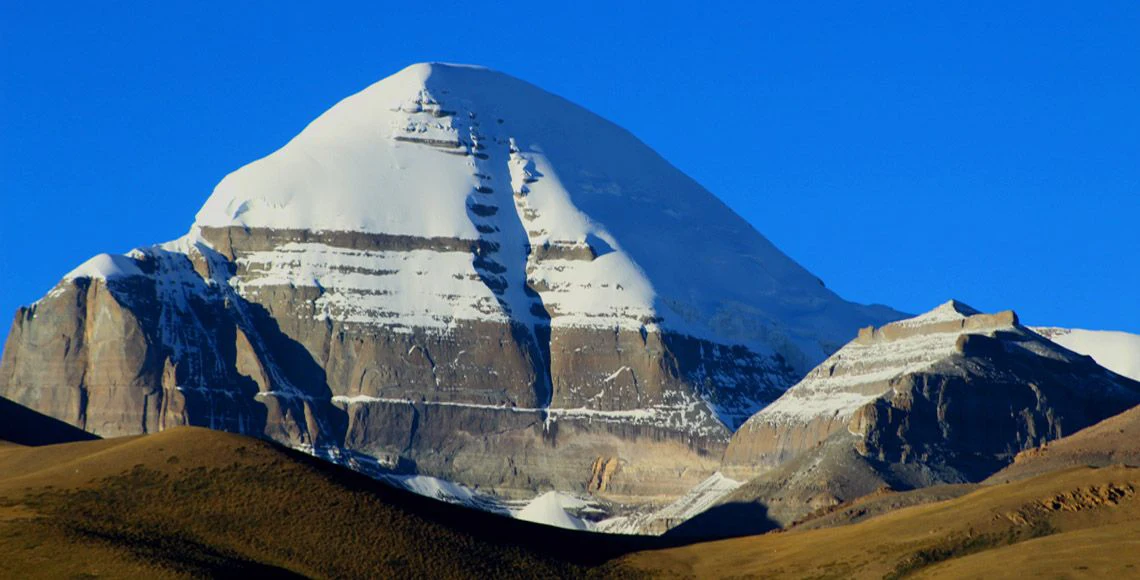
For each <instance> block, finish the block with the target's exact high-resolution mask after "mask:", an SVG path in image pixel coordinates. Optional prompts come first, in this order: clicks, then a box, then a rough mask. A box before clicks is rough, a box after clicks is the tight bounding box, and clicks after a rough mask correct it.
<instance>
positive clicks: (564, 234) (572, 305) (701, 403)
mask: <svg viewBox="0 0 1140 580" xmlns="http://www.w3.org/2000/svg"><path fill="white" fill-rule="evenodd" d="M899 317H900V315H899V314H898V313H896V312H894V311H893V310H890V309H888V308H885V307H867V306H861V305H856V304H852V303H850V302H847V301H844V300H843V299H841V298H839V297H838V296H836V295H835V294H834V293H833V292H831V291H830V290H828V289H827V288H825V287H824V285H823V284H822V283H821V282H820V280H819V279H817V278H816V277H815V276H813V275H811V274H810V273H809V272H807V271H806V270H804V269H803V268H802V267H800V266H799V265H798V264H796V263H795V262H794V261H792V260H791V259H790V258H788V257H787V256H785V255H784V254H782V253H781V252H780V251H779V250H778V249H777V248H776V247H775V246H773V245H772V244H771V243H770V242H769V241H768V240H766V239H765V238H764V237H763V236H762V235H760V234H759V233H758V232H756V230H755V229H753V228H752V227H751V226H750V225H749V224H748V223H747V222H745V221H744V220H743V219H741V218H740V217H739V216H737V215H736V214H734V213H733V212H732V211H731V210H730V209H729V208H727V207H726V206H725V205H724V204H723V203H721V202H720V201H719V200H717V198H716V197H714V196H713V195H712V194H710V193H709V192H708V191H706V190H705V189H704V188H702V187H701V186H700V185H699V184H697V183H696V182H694V181H693V180H692V179H690V178H688V177H687V176H685V175H684V174H683V173H681V172H680V171H679V170H677V169H676V168H675V167H673V166H672V165H670V164H669V163H668V162H667V161H665V160H664V159H662V158H661V157H660V156H659V155H657V154H656V153H655V152H653V151H652V150H651V149H650V148H649V147H647V146H646V145H645V144H643V143H641V142H640V141H638V140H637V139H636V138H635V137H633V136H632V135H630V134H629V133H628V132H626V131H624V130H623V129H621V128H619V127H617V126H615V125H613V124H612V123H610V122H608V121H605V120H604V119H601V118H599V117H597V116H595V115H593V114H592V113H590V112H588V111H586V110H584V109H582V108H580V107H578V106H576V105H574V104H572V103H570V102H568V101H566V100H564V99H562V98H559V97H557V96H555V95H552V94H549V93H547V92H544V91H542V90H541V89H539V88H537V87H534V86H532V85H530V84H527V83H525V82H523V81H520V80H517V79H514V78H512V77H510V76H507V75H504V74H501V73H497V72H494V71H490V70H487V69H483V68H478V67H470V66H457V65H442V64H420V65H414V66H411V67H408V68H407V69H404V70H403V71H400V72H399V73H397V74H395V75H393V76H391V77H389V78H387V79H384V80H382V81H380V82H378V83H376V84H374V85H372V86H370V87H368V88H366V89H365V90H363V91H361V92H360V93H358V94H356V95H353V96H351V97H349V98H347V99H345V100H343V101H341V102H340V103H338V104H337V105H335V106H334V107H333V108H332V109H330V110H329V111H327V112H326V113H324V114H323V115H321V116H320V117H318V118H317V119H316V120H315V121H313V122H312V123H311V124H310V125H309V126H308V127H306V128H305V129H304V130H303V131H302V132H301V133H300V134H299V135H297V136H296V137H295V138H294V139H293V140H291V141H290V142H289V143H287V144H286V145H285V146H284V147H282V148H281V149H280V150H278V151H276V152H275V153H273V154H271V155H269V156H268V157H266V158H264V159H261V160H258V161H255V162H253V163H251V164H249V165H247V166H246V167H243V168H241V169H239V170H238V171H236V172H234V173H232V174H230V175H229V176H227V177H226V178H225V179H223V180H222V182H221V183H220V184H219V185H218V186H217V188H216V189H215V191H214V193H213V194H212V195H211V196H210V197H209V199H207V200H206V202H205V204H204V205H203V207H202V209H201V211H199V212H198V214H197V217H196V219H195V221H194V223H193V226H192V227H191V229H190V231H189V233H188V234H187V235H186V236H184V237H182V238H180V239H178V240H175V241H173V242H169V243H166V244H160V245H156V246H152V247H147V248H141V249H138V250H135V251H133V252H131V253H130V254H128V255H126V256H110V255H105V254H104V255H100V256H97V257H95V258H93V259H92V260H91V261H89V262H87V263H85V264H83V265H82V266H80V267H79V268H77V269H76V270H75V271H73V272H71V273H70V274H68V275H67V276H65V278H64V280H63V281H61V282H60V284H59V285H57V286H56V287H55V288H54V289H53V290H52V291H51V292H50V293H49V294H48V295H47V296H46V297H45V298H44V299H42V300H40V301H39V302H37V303H36V304H34V305H32V306H30V307H27V308H24V309H21V310H20V312H19V313H18V315H17V319H16V322H15V324H14V325H13V327H12V331H11V334H10V336H9V338H8V342H7V344H6V347H5V351H4V357H3V361H2V363H0V395H3V396H6V397H8V398H11V399H13V400H15V401H17V402H20V403H22V404H24V405H27V406H29V407H32V408H34V409H36V410H39V411H41V412H43V413H46V414H49V415H52V416H54V417H57V418H60V419H63V420H65V421H68V422H70V423H72V424H74V425H77V426H80V427H82V428H84V429H87V430H89V431H91V432H94V433H97V434H100V435H124V434H132V433H141V432H152V431H158V430H161V429H164V428H166V427H169V426H172V425H181V424H193V425H204V426H209V427H213V428H218V429H226V430H231V431H237V432H242V433H251V434H260V435H263V436H267V437H270V438H273V439H276V440H278V441H282V442H285V443H287V444H290V445H293V446H295V447H299V448H304V449H308V450H310V451H312V452H314V453H319V454H324V455H327V456H330V457H333V456H339V455H338V454H341V455H343V454H345V453H351V454H355V455H354V456H359V457H369V458H371V459H372V460H375V461H377V462H379V463H380V464H382V465H385V466H388V467H389V468H391V469H395V470H398V471H402V472H406V473H420V474H425V475H429V476H436V477H442V478H445V479H447V480H451V481H455V482H459V483H463V484H466V485H469V486H472V487H481V488H483V489H484V490H492V491H495V492H499V493H502V494H506V495H525V496H528V497H529V496H532V495H533V494H534V492H535V491H538V490H548V489H556V490H560V491H571V492H585V491H589V492H593V493H597V494H601V495H605V496H607V497H612V498H616V499H619V500H621V501H642V500H646V499H652V500H662V499H672V498H674V497H676V496H677V495H679V494H680V493H681V492H683V491H684V490H686V489H688V488H689V487H692V486H693V485H695V484H697V483H699V482H701V481H702V480H704V479H705V478H706V477H708V476H710V475H711V474H712V473H713V472H714V471H715V470H716V467H717V460H718V459H719V456H720V452H721V450H722V449H723V448H724V446H725V444H726V442H727V440H728V437H729V435H730V433H731V432H732V430H733V429H734V428H736V427H737V426H738V425H739V424H740V423H741V422H742V421H743V420H745V419H746V418H747V417H749V416H751V415H752V414H753V413H754V412H755V411H756V410H757V409H759V408H761V407H763V406H764V405H765V404H767V403H768V402H770V401H771V400H773V399H775V398H776V397H778V396H779V395H780V394H781V393H782V392H783V390H784V389H785V388H787V387H788V386H789V385H791V384H792V383H794V382H795V381H796V380H797V379H798V378H799V377H800V376H802V374H803V373H805V372H806V371H807V370H808V369H810V368H811V367H812V366H814V365H815V364H816V363H818V362H820V361H821V360H823V359H824V358H825V357H826V356H828V355H829V354H830V353H831V352H832V351H834V350H835V349H836V348H838V347H839V346H840V345H841V344H842V343H843V342H845V341H846V340H847V339H848V338H849V337H850V336H852V335H853V334H854V332H855V330H856V329H857V328H858V327H861V326H865V325H867V324H881V323H883V322H887V321H890V320H894V319H897V318H899ZM678 466H684V469H679V468H678ZM678 472H680V473H681V474H682V475H681V476H678V475H677V473H678Z"/></svg>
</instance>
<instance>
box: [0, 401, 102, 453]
mask: <svg viewBox="0 0 1140 580" xmlns="http://www.w3.org/2000/svg"><path fill="white" fill-rule="evenodd" d="M98 438H99V437H97V436H96V435H92V434H91V433H88V432H86V431H84V430H82V429H80V428H78V427H74V426H72V425H69V424H67V423H64V422H63V421H60V420H59V419H56V418H54V417H49V416H47V415H44V414H43V413H39V412H37V411H33V410H32V409H29V408H27V407H25V406H23V405H21V404H19V403H16V402H15V401H12V400H9V399H6V398H4V397H0V441H10V442H12V443H16V444H19V445H31V446H39V445H54V444H56V443H70V442H72V441H90V440H93V439H98Z"/></svg>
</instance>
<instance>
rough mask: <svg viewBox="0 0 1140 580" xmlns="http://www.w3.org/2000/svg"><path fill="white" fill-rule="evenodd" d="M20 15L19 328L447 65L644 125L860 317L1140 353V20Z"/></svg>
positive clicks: (729, 8) (701, 11) (843, 8)
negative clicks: (292, 148) (32, 307)
mask: <svg viewBox="0 0 1140 580" xmlns="http://www.w3.org/2000/svg"><path fill="white" fill-rule="evenodd" d="M15 4H16V3H14V2H5V3H3V5H2V6H0V123H2V124H0V277H2V278H0V332H3V333H4V334H5V335H6V333H7V328H8V325H9V322H10V320H11V316H12V313H13V312H14V310H15V309H16V307H17V306H18V305H20V304H26V303H30V302H32V301H34V300H36V299H38V298H39V297H40V296H41V295H43V294H44V293H45V292H46V291H47V290H48V289H50V288H51V287H52V285H54V284H55V283H56V281H57V280H58V279H59V278H60V277H61V276H62V275H63V274H64V273H65V272H67V271H68V270H70V269H71V268H73V267H74V266H76V265H78V264H79V263H81V262H82V261H84V260H85V259H86V258H88V257H89V256H91V255H93V254H95V253H99V252H124V251H127V250H129V249H131V248H132V247H135V246H139V245H145V244H150V243H154V242H160V241H165V240H169V239H173V238H175V237H178V236H180V235H181V234H182V233H184V232H185V231H186V230H187V228H188V226H189V225H190V223H191V221H192V219H193V216H194V213H195V212H196V211H197V209H198V207H199V206H200V205H201V204H202V202H203V201H205V199H206V197H207V196H208V195H209V193H210V191H211V190H212V188H213V186H214V185H215V184H216V183H217V182H218V181H219V180H220V179H221V178H222V177H223V176H224V175H225V174H226V173H228V172H230V171H233V170H234V169H237V168H238V167H240V166H241V165H243V164H245V163H248V162H250V161H253V160H254V159H257V158H258V157H261V156H264V155H266V154H268V153H270V152H272V151H273V150H275V149H276V148H278V147H279V146H281V145H282V144H284V143H285V142H286V141H287V140H288V139H289V138H290V137H292V136H293V135H295V134H296V133H297V132H298V131H300V130H301V128H303V127H304V126H305V124H306V123H307V122H309V121H310V120H312V119H313V118H315V117H316V116H317V115H319V114H320V113H321V112H323V111H324V110H325V109H327V108H328V107H330V106H331V105H332V104H334V103H335V102H336V101H338V100H339V99H341V98H343V97H345V96H347V95H349V94H351V93H353V92H355V91H358V90H360V89H362V88H364V87H365V86H367V85H368V84H370V83H372V82H374V81H376V80H378V79H380V78H382V77H384V76H387V75H389V74H391V73H393V72H396V71H397V70H399V69H400V68H403V67H404V66H406V65H408V64H410V63H413V62H419V61H430V60H442V61H451V62H466V63H477V64H483V65H486V66H490V67H492V68H496V69H499V70H502V71H505V72H508V73H511V74H513V75H515V76H518V77H521V78H523V79H526V80H529V81H531V82H533V83H535V84H537V85H539V86H542V87H544V88H546V89H547V90H550V91H552V92H555V93H558V94H560V95H562V96H564V97H566V98H568V99H570V100H572V101H575V102H577V103H579V104H581V105H583V106H585V107H587V108H589V109H592V110H593V111H595V112H597V113H599V114H601V115H602V116H604V117H607V118H609V119H611V120H613V121H615V122H617V123H618V124H620V125H622V126H624V127H626V128H628V129H629V130H631V131H632V132H633V133H634V134H636V135H638V136H639V137H641V138H642V139H643V140H644V141H645V142H647V143H648V144H649V145H650V146H652V147H654V148H655V149H657V150H658V151H659V152H660V153H661V154H663V155H664V156H665V157H666V158H667V159H669V160H670V161H672V162H673V163H674V164H675V165H677V166H678V167H680V168H681V169H682V170H684V171H685V172H687V173H688V174H690V175H692V176H693V177H694V178H696V179H697V180H698V181H700V182H701V183H703V184H704V185H705V186H706V187H708V189H710V190H711V191H712V192H714V193H715V194H717V195H718V196H720V197H721V198H722V199H723V200H724V201H725V202H726V203H728V205H729V206H731V207H733V208H734V209H735V210H736V211H737V212H739V213H740V214H741V215H743V216H744V217H745V218H746V219H748V220H749V221H750V222H751V223H753V224H754V225H755V226H756V228H757V229H759V230H760V231H761V232H763V233H764V234H765V235H766V236H768V238H769V239H771V240H772V241H773V242H775V243H776V244H777V245H778V246H779V247H781V248H782V249H783V250H784V251H785V252H787V253H788V254H789V255H790V256H792V257H793V258H794V259H796V260H797V261H799V262H800V263H801V264H803V265H804V266H806V267H807V268H808V269H809V270H812V271H813V272H814V273H815V274H817V275H818V276H820V277H821V278H823V279H824V280H825V281H826V282H827V284H828V285H829V286H830V287H831V288H833V289H835V290H836V291H838V292H839V293H840V294H841V295H843V296H844V297H846V298H849V299H852V300H857V301H861V302H881V303H885V304H889V305H892V306H894V307H896V308H899V309H903V310H907V311H911V312H918V311H923V310H926V309H929V308H930V307H932V306H934V305H936V304H938V303H940V302H942V301H944V300H946V299H948V298H950V297H956V298H959V299H961V300H963V301H965V302H967V303H970V304H973V305H974V306H976V307H978V308H982V309H985V310H996V309H1004V308H1011V307H1012V308H1014V309H1016V310H1017V311H1018V312H1019V313H1020V314H1021V316H1022V319H1023V320H1024V321H1026V322H1029V323H1034V324H1056V325H1066V326H1077V327H1085V328H1107V329H1120V330H1129V331H1132V332H1140V259H1138V255H1140V32H1138V31H1140V4H1137V3H1135V2H1097V3H1077V2H1065V3H1056V4H1054V3H1048V2H1032V3H1024V6H1023V7H1022V8H1009V7H1001V8H998V7H996V6H995V5H996V4H1006V3H994V2H976V3H966V2H955V3H950V4H954V5H955V6H952V7H942V8H931V7H930V6H929V5H930V4H933V3H927V2H921V3H915V4H917V5H918V6H916V7H899V6H894V4H901V3H886V2H884V3H881V5H880V6H878V7H873V6H869V5H868V4H867V3H847V2H835V3H827V4H814V3H806V2H792V3H780V4H794V5H796V7H795V8H787V7H779V8H777V7H772V6H768V7H755V6H754V7H749V6H746V4H749V3H744V2H731V3H724V4H721V5H717V4H716V3H713V2H704V3H699V7H694V6H691V5H689V4H688V3H686V4H677V5H664V4H660V3H654V4H651V5H644V6H640V5H632V4H631V5H630V6H628V7H621V6H616V5H615V3H613V2H604V3H598V4H596V5H592V6H587V5H585V4H583V3H581V2H575V3H573V4H574V5H575V7H574V8H572V9H571V8H555V7H550V6H547V5H546V4H551V3H541V2H528V3H523V4H518V5H514V6H507V5H505V4H503V3H498V2H465V3H462V4H457V5H454V6H449V5H448V4H447V3H446V2H433V3H427V4H424V3H411V2H407V3H387V2H385V3H374V2H367V3H360V4H358V5H353V4H340V6H339V7H338V8H335V9H318V8H317V3H311V2H310V3H296V4H289V3H284V2H272V3H265V4H263V5H260V6H254V5H253V4H252V3H244V2H242V3H237V2H232V3H231V2H218V3H202V2H187V3H177V2H165V1H164V2H155V3H143V2H134V3H127V2H99V3H95V2H91V3H78V2H76V3H67V4H66V5H65V4H56V3H53V2H47V1H41V2H26V3H23V4H24V6H16V5H15ZM72 4H74V5H72ZM148 4H154V5H157V6H148ZM237 4H241V5H242V6H241V7H238V6H234V5H237ZM377 4H383V5H384V7H383V8H376V5H377ZM559 4H564V5H569V4H571V3H568V2H567V3H559ZM772 4H776V3H772ZM855 4H859V8H855V7H854V5H855ZM871 4H872V5H874V4H875V3H871ZM1090 4H1092V5H1091V6H1090ZM887 5H891V6H890V7H888V6H887ZM203 6H207V7H203ZM742 283H747V281H742Z"/></svg>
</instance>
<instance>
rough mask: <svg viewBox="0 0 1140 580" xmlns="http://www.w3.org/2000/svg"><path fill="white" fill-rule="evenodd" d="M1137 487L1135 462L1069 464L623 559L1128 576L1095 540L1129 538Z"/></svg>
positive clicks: (693, 564)
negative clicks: (884, 507)
mask: <svg viewBox="0 0 1140 580" xmlns="http://www.w3.org/2000/svg"><path fill="white" fill-rule="evenodd" d="M1138 494H1140V469H1135V468H1127V467H1121V466H1116V467H1106V468H1102V469H1090V468H1074V469H1069V470H1064V471H1059V472H1054V473H1050V474H1047V475H1044V476H1041V477H1038V478H1034V479H1030V480H1026V481H1022V482H1017V483H1012V484H1005V485H995V486H990V487H985V488H982V489H979V490H977V491H974V492H972V493H969V494H967V495H965V496H962V497H959V498H957V499H951V500H948V501H943V502H938V503H934V504H927V505H920V506H915V507H910V508H904V509H901V510H899V511H896V512H892V513H889V514H886V515H883V516H880V517H876V518H873V519H870V520H867V521H864V522H862V523H858V524H853V525H849V526H842V527H837V528H829V529H822V530H810V531H789V532H783V533H773V534H766V535H763V536H753V537H748V538H735V539H730V540H723V541H719V542H709V543H704V544H696V545H692V546H686V547H681V548H674V549H668V550H659V551H652V552H645V553H640V554H633V555H631V556H628V557H625V558H623V559H622V561H621V565H622V566H624V567H626V569H631V570H638V571H644V572H650V573H655V574H662V575H677V576H698V577H725V576H754V577H795V578H805V577H815V578H852V577H854V578H883V577H906V576H911V575H921V574H928V573H936V572H940V571H946V573H948V574H951V575H954V574H963V575H967V576H969V575H970V574H979V573H981V574H984V575H985V576H986V577H994V576H1000V575H1007V576H1020V577H1035V575H1036V574H1038V573H1041V574H1044V573H1049V575H1051V576H1055V575H1056V574H1057V573H1061V572H1068V571H1074V572H1076V573H1080V572H1084V571H1081V570H1078V567H1079V566H1087V567H1089V569H1090V570H1092V569H1093V566H1099V568H1097V570H1096V571H1099V572H1102V573H1111V574H1115V575H1117V576H1118V577H1119V576H1120V575H1122V574H1123V575H1125V576H1128V575H1135V574H1134V570H1133V569H1131V568H1126V566H1127V565H1128V564H1129V563H1131V562H1130V561H1128V560H1131V559H1135V558H1134V557H1132V556H1129V557H1128V558H1127V559H1125V558H1116V559H1113V558H1111V557H1109V558H1105V557H1104V556H1105V555H1110V554H1111V551H1110V550H1107V549H1106V548H1104V547H1103V545H1102V544H1101V543H1102V542H1104V541H1105V539H1106V538H1105V536H1107V538H1108V539H1110V540H1111V541H1112V542H1114V544H1115V545H1117V546H1118V547H1119V546H1120V545H1121V544H1122V543H1129V542H1132V541H1133V540H1135V538H1136V537H1137V536H1136V535H1135V532H1136V531H1137V529H1138V525H1137V523H1138V522H1140V501H1137V495H1138ZM1098 530H1099V531H1098ZM1102 532H1103V533H1102ZM1034 538H1037V539H1034ZM1055 545H1063V546H1065V547H1066V551H1065V552H1064V553H1062V552H1059V551H1055V550H1053V547H1054V546H1055ZM971 554H973V555H971ZM1003 554H1008V555H1009V556H1010V557H1011V558H1013V557H1014V556H1016V557H1018V558H1019V560H1018V561H1020V562H1021V564H1022V567H1020V568H1012V567H1009V566H1007V565H1004V564H1002V562H1003V559H1002V557H1003ZM1042 556H1049V557H1042ZM1055 560H1056V561H1055ZM942 566H945V567H946V568H942ZM951 566H962V567H963V568H952V567H951ZM1066 566H1067V568H1066ZM1062 576H1064V574H1062Z"/></svg>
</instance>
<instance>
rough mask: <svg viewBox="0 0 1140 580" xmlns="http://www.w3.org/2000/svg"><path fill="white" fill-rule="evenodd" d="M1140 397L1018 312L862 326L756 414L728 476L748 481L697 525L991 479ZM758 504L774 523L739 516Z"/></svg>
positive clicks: (945, 312)
mask: <svg viewBox="0 0 1140 580" xmlns="http://www.w3.org/2000/svg"><path fill="white" fill-rule="evenodd" d="M1138 403H1140V383H1137V382H1135V381H1132V380H1130V379H1128V378H1126V377H1122V376H1120V375H1117V374H1115V373H1113V372H1111V371H1109V370H1107V369H1105V368H1103V367H1101V366H1099V365H1097V364H1096V363H1095V361H1093V360H1092V359H1091V358H1089V357H1087V356H1083V355H1079V354H1076V353H1074V352H1071V351H1069V350H1067V349H1065V348H1063V347H1061V346H1059V345H1057V344H1054V343H1052V342H1049V341H1048V340H1046V339H1044V338H1043V337H1041V336H1040V335H1038V334H1036V333H1034V332H1032V331H1030V330H1028V329H1026V328H1025V327H1023V326H1021V325H1020V324H1019V322H1018V319H1017V316H1016V315H1015V314H1014V313H1013V312H1003V313H999V314H995V315H987V314H982V313H979V312H977V311H976V310H974V309H972V308H969V307H968V306H965V305H963V304H961V303H958V302H953V301H951V302H948V303H946V304H944V305H942V306H940V307H939V308H937V309H935V310H934V311H932V312H929V313H927V314H924V315H922V316H919V317H916V318H912V319H909V320H903V321H900V322H896V323H892V324H888V325H886V326H884V327H882V328H878V329H864V330H863V331H861V332H860V333H859V335H858V337H857V338H856V339H855V340H853V341H852V342H851V343H850V344H848V345H847V346H845V347H844V348H842V349H840V350H839V351H838V352H836V353H835V354H834V355H833V356H832V357H830V358H828V359H827V360H825V361H824V362H823V363H822V364H821V365H820V366H819V367H817V368H816V369H815V370H813V371H812V372H811V373H809V375H808V376H807V377H806V378H805V379H804V380H803V381H801V382H800V383H799V384H797V385H795V386H794V387H792V388H791V389H789V390H788V391H787V392H786V393H785V394H784V395H783V396H781V397H780V399H778V400H777V401H776V402H775V403H773V404H772V405H770V406H768V407H767V408H765V409H764V410H762V411H761V412H759V413H757V414H756V415H755V416H753V417H752V418H751V419H749V420H748V422H746V423H745V425H744V426H743V427H742V428H741V429H740V430H738V431H737V433H736V434H735V435H734V436H733V438H732V441H731V442H730V444H729V446H728V448H727V450H726V452H725V458H724V462H725V465H724V471H725V472H726V473H728V474H730V475H731V476H735V477H741V476H742V475H743V476H745V477H748V478H750V479H751V481H749V483H747V484H746V485H744V486H742V487H741V488H740V489H739V490H737V491H736V492H735V493H734V494H733V496H732V497H729V498H726V499H725V500H723V504H722V505H721V506H719V507H717V508H714V509H712V510H709V512H708V513H707V514H705V515H703V516H701V518H700V519H701V520H702V521H701V522H693V523H692V524H691V525H690V526H689V527H688V529H689V530H690V531H692V530H704V531H705V532H710V533H711V530H713V528H715V527H716V526H717V525H719V524H718V522H721V523H724V524H725V525H726V526H730V527H731V526H738V527H740V526H743V527H740V529H741V530H747V531H748V532H750V533H753V532H757V531H763V530H762V529H761V528H762V527H763V526H769V527H771V526H776V527H778V526H785V525H788V524H790V523H791V522H793V521H795V520H796V519H798V518H801V517H803V516H805V515H807V514H808V513H811V512H813V511H816V510H818V509H821V508H827V507H830V506H833V505H838V504H839V503H842V502H844V501H850V500H853V499H855V498H857V497H860V496H862V495H865V494H868V493H872V492H874V491H875V490H877V489H880V488H884V487H885V488H889V489H896V490H905V489H914V488H919V487H924V486H929V485H933V484H938V483H961V482H977V481H981V480H983V479H985V478H986V477H988V476H990V475H991V474H993V473H994V472H996V471H998V470H999V469H1001V468H1002V467H1004V466H1006V465H1008V464H1009V463H1010V462H1012V461H1013V459H1014V457H1015V456H1017V454H1018V453H1021V452H1024V451H1026V450H1031V449H1036V448H1038V447H1040V446H1042V445H1045V444H1046V443H1047V442H1049V441H1052V440H1056V439H1059V438H1062V437H1064V436H1066V435H1068V434H1071V433H1074V432H1076V431H1078V430H1080V429H1083V428H1085V427H1087V426H1089V425H1092V424H1095V423H1097V422H1098V421H1101V420H1103V419H1105V418H1108V417H1112V416H1114V415H1117V414H1118V413H1121V412H1123V411H1125V410H1127V409H1129V408H1131V407H1132V406H1134V405H1137V404H1138ZM732 504H739V505H738V507H739V506H744V507H739V510H743V511H739V510H734V508H731V507H730V506H731V505H732ZM750 506H751V507H750ZM753 508H762V511H764V514H765V518H763V519H757V518H755V517H741V516H740V514H741V513H744V512H746V511H748V510H749V509H753ZM738 511H739V513H738ZM748 522H751V523H748ZM757 522H760V524H763V525H760V524H758V523H757ZM726 529H728V528H726ZM733 529H735V528H733ZM742 533H743V532H742Z"/></svg>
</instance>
